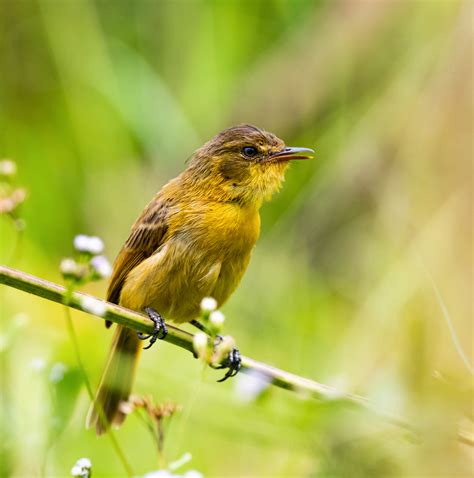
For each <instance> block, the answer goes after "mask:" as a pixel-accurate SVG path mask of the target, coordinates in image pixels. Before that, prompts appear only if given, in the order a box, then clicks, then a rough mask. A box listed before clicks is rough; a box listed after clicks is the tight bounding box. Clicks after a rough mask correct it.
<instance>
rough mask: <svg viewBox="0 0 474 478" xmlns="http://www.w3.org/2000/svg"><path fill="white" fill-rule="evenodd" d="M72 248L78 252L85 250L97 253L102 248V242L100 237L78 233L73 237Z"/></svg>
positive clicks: (100, 251)
mask: <svg viewBox="0 0 474 478" xmlns="http://www.w3.org/2000/svg"><path fill="white" fill-rule="evenodd" d="M74 248H75V249H76V251H78V252H87V253H89V254H92V255H97V254H100V253H102V251H103V250H104V243H103V242H102V239H101V238H100V237H96V236H86V235H85V234H79V235H78V236H76V237H75V238H74Z"/></svg>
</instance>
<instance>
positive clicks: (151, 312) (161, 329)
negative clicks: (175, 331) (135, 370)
mask: <svg viewBox="0 0 474 478" xmlns="http://www.w3.org/2000/svg"><path fill="white" fill-rule="evenodd" d="M144 310H145V312H146V314H147V315H148V317H149V319H150V320H151V321H152V322H153V325H154V327H153V333H151V334H149V335H145V334H142V333H141V332H137V335H138V338H139V339H140V340H148V339H150V343H149V344H148V345H147V346H146V347H143V349H144V350H146V349H149V348H150V347H151V346H152V345H153V344H154V343H155V342H156V341H157V340H158V339H161V340H163V339H164V338H165V337H166V336H167V335H168V329H167V327H166V324H165V321H164V319H163V317H161V315H160V314H159V313H158V312H157V311H156V310H155V309H152V308H151V307H145V309H144Z"/></svg>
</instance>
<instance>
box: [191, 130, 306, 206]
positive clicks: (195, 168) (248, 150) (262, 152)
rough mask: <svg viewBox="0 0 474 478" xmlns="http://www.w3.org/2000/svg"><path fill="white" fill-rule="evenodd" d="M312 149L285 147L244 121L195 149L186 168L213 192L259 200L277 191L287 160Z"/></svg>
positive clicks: (234, 198) (238, 199)
mask: <svg viewBox="0 0 474 478" xmlns="http://www.w3.org/2000/svg"><path fill="white" fill-rule="evenodd" d="M313 153H314V151H313V150H312V149H308V148H295V147H287V146H286V145H285V143H284V142H283V141H282V140H281V139H279V138H278V137H276V136H275V135H274V134H272V133H269V132H267V131H264V130H261V129H259V128H257V127H256V126H252V125H248V124H244V125H239V126H234V127H232V128H228V129H226V130H224V131H222V132H221V133H219V134H218V135H217V136H215V137H214V138H212V139H211V140H210V141H208V142H207V143H206V144H204V146H202V147H201V148H200V149H198V150H197V151H196V153H195V154H194V156H193V158H192V160H191V163H190V165H189V167H188V170H187V172H188V177H191V178H193V179H194V182H195V184H196V186H197V185H198V184H199V185H202V186H204V187H205V188H206V190H207V191H209V192H210V193H211V194H212V195H214V194H215V195H217V194H220V195H221V196H222V198H223V199H226V200H230V201H236V202H240V203H247V204H248V203H254V204H261V203H262V201H263V200H265V199H269V198H270V197H271V196H272V194H273V193H274V192H276V191H278V189H279V188H280V186H281V184H282V182H283V180H284V175H285V171H286V169H287V168H288V164H289V162H290V161H292V160H298V159H310V158H312V157H313Z"/></svg>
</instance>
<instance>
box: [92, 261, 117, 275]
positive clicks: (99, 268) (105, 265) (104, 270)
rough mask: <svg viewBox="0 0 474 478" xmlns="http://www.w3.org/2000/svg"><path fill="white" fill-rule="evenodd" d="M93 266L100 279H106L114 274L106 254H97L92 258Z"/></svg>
mask: <svg viewBox="0 0 474 478" xmlns="http://www.w3.org/2000/svg"><path fill="white" fill-rule="evenodd" d="M91 266H92V269H93V270H94V272H95V273H96V275H97V277H98V278H99V279H105V278H107V277H110V274H112V267H111V265H110V262H109V260H108V259H107V257H105V256H95V257H93V258H92V260H91Z"/></svg>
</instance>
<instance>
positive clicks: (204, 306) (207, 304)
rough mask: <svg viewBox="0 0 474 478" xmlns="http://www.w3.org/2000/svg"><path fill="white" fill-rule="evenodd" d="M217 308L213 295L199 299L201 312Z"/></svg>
mask: <svg viewBox="0 0 474 478" xmlns="http://www.w3.org/2000/svg"><path fill="white" fill-rule="evenodd" d="M216 309H217V301H216V299H214V298H213V297H204V299H202V300H201V311H202V312H212V311H213V310H216Z"/></svg>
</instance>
